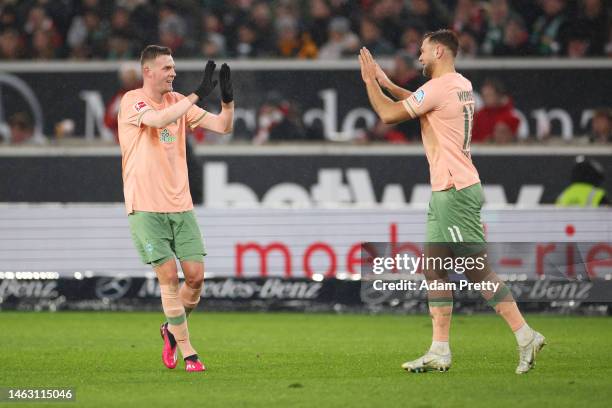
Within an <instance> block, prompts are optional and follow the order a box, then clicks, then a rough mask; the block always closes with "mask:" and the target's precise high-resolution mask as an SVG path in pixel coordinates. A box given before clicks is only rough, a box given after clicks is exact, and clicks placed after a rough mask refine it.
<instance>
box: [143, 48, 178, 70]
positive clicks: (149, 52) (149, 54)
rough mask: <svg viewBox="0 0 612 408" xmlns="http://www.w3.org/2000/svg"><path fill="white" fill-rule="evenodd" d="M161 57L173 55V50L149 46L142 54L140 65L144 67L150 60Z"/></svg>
mask: <svg viewBox="0 0 612 408" xmlns="http://www.w3.org/2000/svg"><path fill="white" fill-rule="evenodd" d="M160 55H172V50H170V48H168V47H162V46H161V45H147V46H146V47H145V49H144V50H142V53H141V54H140V65H141V66H142V65H144V64H145V62H147V61H149V60H154V59H155V58H157V57H159V56H160Z"/></svg>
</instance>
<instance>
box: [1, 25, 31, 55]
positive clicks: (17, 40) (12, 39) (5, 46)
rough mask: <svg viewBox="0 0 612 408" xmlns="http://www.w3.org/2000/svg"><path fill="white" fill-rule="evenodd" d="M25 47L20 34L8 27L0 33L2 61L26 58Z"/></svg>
mask: <svg viewBox="0 0 612 408" xmlns="http://www.w3.org/2000/svg"><path fill="white" fill-rule="evenodd" d="M24 50H25V47H24V45H23V38H21V36H20V35H19V32H18V31H17V30H16V29H14V28H12V27H11V26H7V27H5V28H4V29H3V30H2V33H0V59H1V60H16V59H20V58H22V57H23V56H24Z"/></svg>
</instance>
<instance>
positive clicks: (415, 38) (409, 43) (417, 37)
mask: <svg viewBox="0 0 612 408" xmlns="http://www.w3.org/2000/svg"><path fill="white" fill-rule="evenodd" d="M424 33H425V28H424V27H423V26H421V25H420V24H418V23H415V24H410V25H408V26H406V27H405V28H404V31H403V32H402V37H401V48H402V50H403V51H405V52H406V53H408V55H410V56H411V57H413V58H415V59H416V58H419V55H420V54H421V41H422V39H423V34H424Z"/></svg>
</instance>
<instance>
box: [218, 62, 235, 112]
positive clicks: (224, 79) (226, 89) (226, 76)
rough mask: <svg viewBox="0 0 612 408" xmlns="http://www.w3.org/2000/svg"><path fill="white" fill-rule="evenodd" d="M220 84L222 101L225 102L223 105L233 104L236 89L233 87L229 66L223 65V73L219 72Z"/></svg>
mask: <svg viewBox="0 0 612 408" xmlns="http://www.w3.org/2000/svg"><path fill="white" fill-rule="evenodd" d="M219 82H220V85H219V86H220V87H221V100H223V103H230V102H233V101H234V88H233V86H232V73H231V71H230V67H229V65H227V64H223V65H221V71H219Z"/></svg>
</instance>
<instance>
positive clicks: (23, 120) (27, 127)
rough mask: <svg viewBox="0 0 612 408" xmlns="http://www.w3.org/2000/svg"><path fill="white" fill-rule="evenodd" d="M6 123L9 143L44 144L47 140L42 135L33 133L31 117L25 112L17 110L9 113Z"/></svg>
mask: <svg viewBox="0 0 612 408" xmlns="http://www.w3.org/2000/svg"><path fill="white" fill-rule="evenodd" d="M8 125H9V129H10V140H9V143H10V144H13V145H17V144H20V145H23V144H45V143H46V142H47V140H46V139H45V138H44V136H42V135H35V134H34V125H33V123H32V118H31V117H30V115H29V114H27V113H25V112H17V113H15V114H13V115H11V116H10V117H9V119H8Z"/></svg>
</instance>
